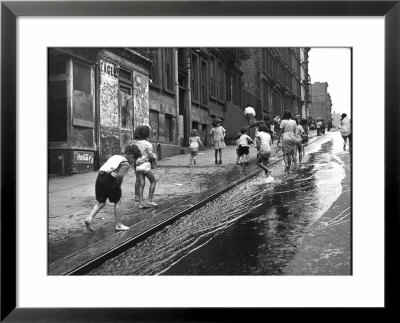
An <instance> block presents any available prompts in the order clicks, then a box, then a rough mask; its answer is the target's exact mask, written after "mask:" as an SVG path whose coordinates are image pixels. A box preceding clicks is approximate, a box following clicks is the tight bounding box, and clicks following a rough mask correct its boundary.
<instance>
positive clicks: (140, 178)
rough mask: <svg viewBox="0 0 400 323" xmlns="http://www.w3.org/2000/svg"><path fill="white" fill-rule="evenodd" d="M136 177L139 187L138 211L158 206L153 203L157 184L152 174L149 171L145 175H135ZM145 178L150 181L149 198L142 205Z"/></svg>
mask: <svg viewBox="0 0 400 323" xmlns="http://www.w3.org/2000/svg"><path fill="white" fill-rule="evenodd" d="M136 176H137V179H138V182H139V187H138V192H139V209H146V208H148V207H150V206H158V204H156V203H154V202H153V196H154V191H155V189H156V184H157V180H156V178H155V176H154V174H153V172H152V171H150V170H149V171H148V172H147V173H146V174H136ZM145 178H147V179H148V180H149V181H150V187H149V196H148V200H147V203H144V199H143V191H144V184H145Z"/></svg>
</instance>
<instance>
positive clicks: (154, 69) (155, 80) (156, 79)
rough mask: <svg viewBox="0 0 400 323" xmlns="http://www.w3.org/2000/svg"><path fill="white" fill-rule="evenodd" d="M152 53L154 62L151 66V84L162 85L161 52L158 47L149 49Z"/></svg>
mask: <svg viewBox="0 0 400 323" xmlns="http://www.w3.org/2000/svg"><path fill="white" fill-rule="evenodd" d="M149 52H150V53H151V54H150V56H151V58H152V61H153V64H152V65H151V68H150V84H151V85H155V86H157V87H161V72H160V61H161V60H160V56H161V52H160V50H159V49H157V48H154V49H153V48H151V49H149Z"/></svg>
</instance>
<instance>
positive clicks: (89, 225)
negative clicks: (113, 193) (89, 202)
mask: <svg viewBox="0 0 400 323" xmlns="http://www.w3.org/2000/svg"><path fill="white" fill-rule="evenodd" d="M105 205H106V202H103V203H97V204H96V205H95V206H93V209H92V211H91V212H90V214H89V216H88V217H87V218H86V219H85V225H86V229H88V230H89V231H94V230H93V228H92V220H93V218H94V217H95V216H96V214H97V213H99V211H100V210H101V209H102V208H103V207H104V206H105Z"/></svg>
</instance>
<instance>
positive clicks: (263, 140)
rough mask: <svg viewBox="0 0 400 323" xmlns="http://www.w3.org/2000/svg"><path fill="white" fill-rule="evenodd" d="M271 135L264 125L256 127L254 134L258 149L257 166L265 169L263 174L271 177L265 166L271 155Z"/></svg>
mask: <svg viewBox="0 0 400 323" xmlns="http://www.w3.org/2000/svg"><path fill="white" fill-rule="evenodd" d="M271 144H272V140H271V135H270V134H269V129H268V127H267V126H266V125H261V126H260V127H259V128H258V133H257V136H256V146H257V149H258V150H259V153H258V156H257V166H258V167H260V168H262V169H263V170H264V171H265V176H267V177H268V178H270V179H272V180H273V178H272V177H271V176H270V174H271V171H270V170H269V169H268V168H267V167H266V166H267V164H268V161H269V157H270V156H271Z"/></svg>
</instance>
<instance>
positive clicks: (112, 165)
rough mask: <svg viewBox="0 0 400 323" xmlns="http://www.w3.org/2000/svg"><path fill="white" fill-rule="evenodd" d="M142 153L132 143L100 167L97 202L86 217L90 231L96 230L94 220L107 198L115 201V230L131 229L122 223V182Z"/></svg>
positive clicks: (86, 223)
mask: <svg viewBox="0 0 400 323" xmlns="http://www.w3.org/2000/svg"><path fill="white" fill-rule="evenodd" d="M141 155H142V154H141V152H140V150H139V148H138V147H137V146H135V145H130V146H128V147H126V149H125V152H124V154H123V155H114V156H111V157H110V158H109V159H108V160H107V161H106V163H105V164H104V165H103V166H102V167H101V168H100V170H99V174H98V175H97V180H96V186H95V191H96V200H97V204H96V205H95V206H94V207H93V209H92V211H91V212H90V214H89V216H88V217H87V218H86V219H85V225H86V228H87V229H88V230H89V231H94V230H93V228H92V225H91V224H92V220H93V218H94V217H95V216H96V214H97V213H98V212H99V211H100V210H101V209H102V208H103V207H104V206H105V205H106V200H107V199H108V200H109V201H110V203H114V216H115V230H116V231H125V230H128V229H129V227H127V226H125V225H123V224H122V223H121V214H120V211H119V208H120V205H121V201H120V200H121V195H122V191H121V184H122V181H123V179H124V176H125V174H126V173H127V172H128V170H129V165H131V164H133V163H134V161H135V160H136V159H137V158H139V157H140V156H141Z"/></svg>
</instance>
